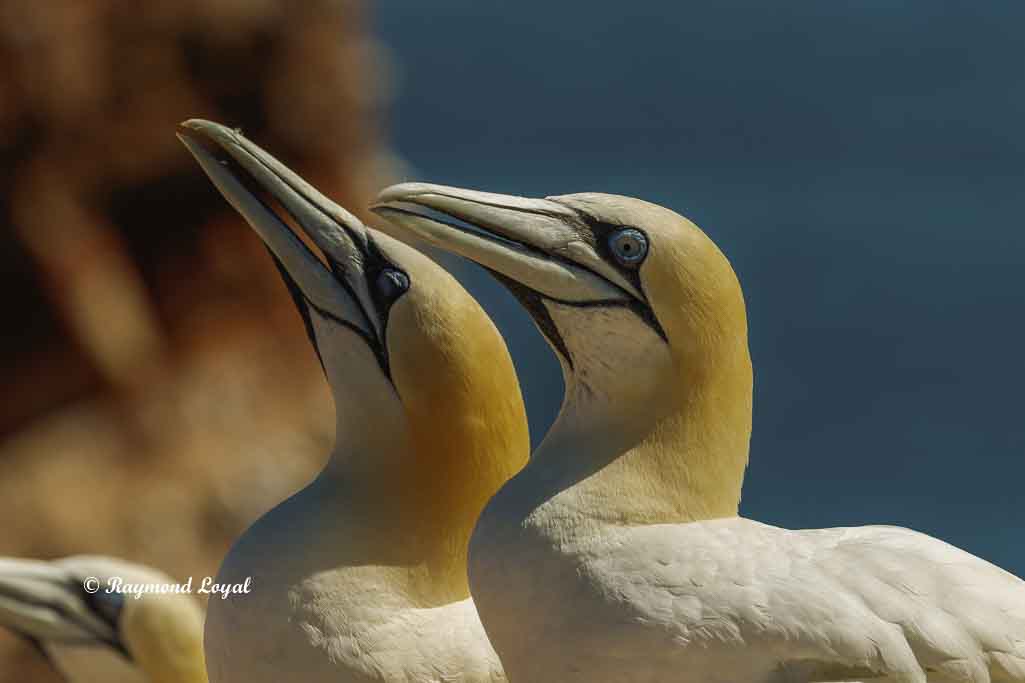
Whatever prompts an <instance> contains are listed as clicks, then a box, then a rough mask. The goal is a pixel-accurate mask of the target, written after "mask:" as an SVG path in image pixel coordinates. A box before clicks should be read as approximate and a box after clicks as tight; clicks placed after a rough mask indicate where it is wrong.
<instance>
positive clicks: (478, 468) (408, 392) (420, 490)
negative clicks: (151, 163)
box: [179, 120, 530, 600]
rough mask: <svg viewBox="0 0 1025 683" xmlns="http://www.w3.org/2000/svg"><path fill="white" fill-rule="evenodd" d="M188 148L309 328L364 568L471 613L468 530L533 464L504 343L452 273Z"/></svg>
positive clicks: (231, 138) (238, 165)
mask: <svg viewBox="0 0 1025 683" xmlns="http://www.w3.org/2000/svg"><path fill="white" fill-rule="evenodd" d="M179 137H181V139H182V141H183V142H184V143H185V145H186V146H187V147H188V148H189V150H190V151H191V152H192V154H193V155H194V156H195V158H196V159H197V160H198V161H199V163H200V165H201V166H202V168H203V169H204V170H205V171H206V173H207V174H208V175H209V177H210V178H211V180H213V182H214V184H215V185H216V186H217V187H218V189H219V190H220V191H221V193H222V194H223V195H224V196H225V197H226V198H227V199H228V200H229V202H231V203H232V205H233V206H234V207H235V208H236V209H237V210H238V211H239V212H240V213H241V214H242V215H243V217H245V218H246V220H247V221H248V222H249V224H250V225H251V226H252V227H253V228H254V229H255V230H256V232H257V233H258V234H259V235H260V237H261V238H262V239H263V241H264V242H265V243H266V245H267V247H268V248H269V250H270V252H271V254H272V255H273V257H274V259H275V261H276V262H277V264H278V266H279V270H280V272H281V274H282V276H283V278H284V279H285V281H286V283H287V284H288V285H289V288H290V290H291V292H292V294H293V298H294V300H295V303H296V306H297V307H298V309H299V311H300V313H301V314H302V316H303V319H304V320H305V322H306V326H307V330H308V332H309V335H310V339H311V341H312V343H313V346H314V347H315V349H316V351H317V354H318V355H319V357H320V360H321V363H322V365H323V367H324V371H325V373H326V375H327V378H328V382H329V383H330V385H331V388H332V393H333V395H334V399H335V406H336V413H337V443H336V447H335V452H334V454H333V456H332V458H331V461H330V462H329V464H328V466H327V468H326V469H325V471H324V473H323V474H322V479H326V480H328V481H330V482H335V483H338V485H337V486H333V487H332V488H334V489H335V490H341V489H345V491H346V495H347V496H348V497H347V499H346V504H347V508H346V511H345V514H347V515H350V516H358V517H359V524H360V528H361V530H365V532H366V533H367V534H368V535H370V536H373V538H369V539H361V541H359V542H362V541H363V540H365V541H366V542H367V543H368V544H376V546H378V547H375V548H372V549H371V548H368V549H367V550H366V553H365V555H366V556H365V557H364V558H363V561H366V562H368V563H378V564H382V565H406V564H417V563H420V564H422V565H424V566H426V567H427V574H428V575H429V577H428V578H429V581H425V587H424V590H425V591H426V590H430V592H431V593H432V596H433V597H436V598H439V599H444V600H450V599H462V598H465V597H466V596H467V595H468V589H467V587H466V571H465V567H466V548H467V543H468V540H469V536H470V533H471V532H472V530H473V525H474V523H475V522H476V520H477V517H478V515H479V514H480V511H481V509H482V508H483V507H484V504H485V503H486V502H487V500H488V499H489V498H490V497H491V496H492V495H493V494H494V493H495V492H496V491H497V490H498V489H499V487H500V486H501V485H502V484H503V483H505V481H506V480H508V479H509V477H511V476H512V475H513V474H515V473H516V472H517V471H518V470H519V469H520V468H521V467H522V466H523V465H524V464H525V462H526V460H527V457H528V455H529V448H530V445H529V437H528V433H527V422H526V414H525V410H524V406H523V400H522V397H521V394H520V390H519V384H518V381H517V378H516V374H515V370H514V368H513V365H512V360H511V358H510V356H509V352H508V349H507V348H506V346H505V343H504V342H503V340H502V338H501V335H500V334H499V332H498V330H497V329H496V328H495V326H494V324H493V323H492V321H491V319H490V318H489V317H488V316H487V315H486V314H485V313H484V311H483V309H481V308H480V306H479V305H478V304H477V302H476V301H475V300H474V299H473V298H472V297H471V296H470V295H469V294H468V293H467V292H466V291H465V290H464V289H463V288H462V287H461V286H460V285H459V284H458V282H457V281H456V280H455V279H454V278H453V277H452V276H451V275H449V274H448V273H447V272H446V271H445V270H444V269H442V268H441V267H440V266H438V265H437V264H435V263H434V262H433V261H431V260H430V259H429V258H427V257H426V256H424V255H423V254H421V253H419V252H418V251H416V250H415V249H413V248H411V247H408V246H406V245H405V244H403V243H401V242H399V241H397V240H395V239H392V238H390V237H388V236H387V235H385V234H382V233H378V232H376V231H374V230H372V229H370V228H367V227H366V226H364V225H363V223H361V222H360V221H359V220H358V219H357V218H356V217H355V216H353V215H352V214H350V213H349V212H348V211H346V210H345V209H343V208H342V207H340V206H338V205H337V204H335V203H334V202H332V201H330V200H329V199H327V198H326V197H324V196H323V195H322V194H321V193H319V192H318V191H317V190H315V189H314V188H313V187H312V186H310V185H309V184H308V183H306V182H305V181H303V180H302V179H301V178H300V177H299V176H297V175H296V174H295V173H293V172H292V171H291V170H289V169H288V168H286V167H285V166H284V165H283V164H281V163H280V162H279V161H277V160H276V159H275V158H274V157H272V156H271V155H270V154H268V153H267V152H265V151H264V150H262V149H261V148H260V147H258V146H257V145H255V144H253V143H252V142H250V141H249V140H247V139H246V138H245V137H243V136H242V135H241V134H239V133H238V132H236V131H233V130H230V129H228V128H226V127H224V126H221V125H218V124H215V123H211V122H208V121H200V120H192V121H188V122H186V123H184V124H183V125H182V126H181V128H180V130H179ZM286 219H290V220H291V221H292V222H293V223H294V224H296V225H297V226H298V229H299V230H301V231H302V232H303V233H305V235H306V237H308V238H309V240H310V241H311V242H313V243H314V244H315V245H316V247H317V248H318V249H319V250H320V251H321V252H322V254H323V257H324V259H323V261H322V260H320V259H319V258H318V257H317V256H316V255H315V254H314V253H313V251H312V250H311V249H310V248H308V247H307V246H306V243H305V242H304V241H303V240H301V239H300V238H299V237H298V235H297V234H296V233H295V232H293V230H292V229H291V228H290V227H289V225H288V224H286V222H285V221H286ZM329 540H330V543H332V544H334V543H338V542H347V541H346V540H344V539H337V540H336V539H334V538H332V539H329ZM348 542H351V543H352V545H353V546H354V547H355V546H356V545H357V544H358V542H357V541H355V540H351V541H348ZM427 583H429V584H430V586H429V587H428V586H426V584H427ZM418 597H420V598H423V597H424V596H422V595H421V596H418Z"/></svg>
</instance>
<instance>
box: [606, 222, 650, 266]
mask: <svg viewBox="0 0 1025 683" xmlns="http://www.w3.org/2000/svg"><path fill="white" fill-rule="evenodd" d="M608 246H609V251H610V252H611V253H612V256H613V258H615V259H616V261H618V262H619V264H620V265H621V266H625V267H627V268H636V267H638V266H639V265H641V263H642V262H643V261H644V257H645V256H647V255H648V238H647V236H645V234H644V233H643V232H641V231H640V230H638V229H637V228H626V227H624V228H620V229H619V230H616V231H615V232H613V233H612V234H611V235H609V237H608Z"/></svg>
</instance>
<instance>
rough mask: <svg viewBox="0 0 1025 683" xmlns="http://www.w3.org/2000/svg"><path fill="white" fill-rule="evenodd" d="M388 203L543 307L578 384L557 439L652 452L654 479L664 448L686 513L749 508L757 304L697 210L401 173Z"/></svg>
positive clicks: (570, 380) (393, 215)
mask: <svg viewBox="0 0 1025 683" xmlns="http://www.w3.org/2000/svg"><path fill="white" fill-rule="evenodd" d="M373 208H374V210H375V211H376V212H377V213H379V214H380V215H382V216H383V217H385V218H386V219H388V221H389V222H390V223H392V224H393V225H394V226H395V227H396V228H397V229H399V230H400V231H405V232H409V233H413V234H414V235H415V236H417V237H419V238H421V239H423V240H426V241H427V242H429V243H431V244H434V245H437V246H440V247H442V248H444V249H447V250H449V251H452V252H455V253H457V254H460V255H462V256H465V257H467V258H470V259H473V260H474V261H477V262H478V263H480V264H481V265H483V266H485V267H486V268H488V269H490V270H491V271H492V272H493V273H495V274H496V275H497V276H498V277H499V279H501V280H502V281H504V282H505V283H506V284H507V285H508V286H509V287H510V289H511V290H512V291H513V293H514V294H515V295H516V296H517V297H518V298H519V299H520V301H521V302H522V303H523V304H524V306H525V307H526V308H527V309H528V311H529V312H530V313H531V315H532V317H533V319H534V321H535V323H536V324H537V326H538V327H539V328H540V330H541V332H542V333H543V334H544V335H545V337H546V338H547V339H548V341H549V343H550V345H551V346H552V347H553V349H554V350H555V352H556V354H557V356H558V357H559V359H560V361H561V363H562V366H563V371H564V375H565V378H566V386H567V390H566V398H565V401H564V405H563V410H562V412H561V414H560V417H559V419H558V420H557V422H556V424H555V426H553V428H552V431H551V432H550V433H549V435H548V437H546V440H545V443H544V444H543V446H542V448H541V452H542V453H547V452H548V451H550V450H560V449H562V450H565V449H568V448H570V447H571V446H572V450H573V452H574V453H575V454H579V453H580V452H581V451H584V450H586V451H587V452H589V453H594V454H601V455H598V456H596V457H599V458H600V459H601V462H599V463H596V465H598V466H604V465H605V464H607V462H610V461H611V460H612V459H613V458H615V457H617V456H619V455H622V454H623V453H628V452H646V453H647V456H646V457H645V458H644V460H645V461H646V463H647V466H648V468H649V472H648V475H647V476H648V479H652V478H653V476H652V474H651V465H652V464H653V463H654V464H655V467H656V468H657V469H658V473H657V474H656V475H654V477H657V478H660V479H663V480H665V481H666V482H667V483H668V484H669V486H668V490H667V491H665V492H664V494H665V495H666V496H668V497H669V498H673V497H678V498H681V500H680V505H683V501H682V497H687V498H688V500H689V502H688V503H687V505H688V506H689V507H690V510H689V512H681V513H680V514H681V515H692V516H699V515H700V516H721V515H726V514H735V513H736V506H737V503H738V501H739V492H740V485H741V483H742V479H743V471H744V468H745V466H746V462H747V449H748V441H749V436H750V420H751V393H752V392H751V389H752V386H751V383H752V379H751V364H750V357H749V353H748V347H747V323H746V314H745V308H744V300H743V296H742V293H741V289H740V285H739V283H738V281H737V277H736V275H735V273H734V272H733V269H732V268H731V266H730V264H729V262H728V261H727V260H726V258H725V256H723V254H722V252H720V251H719V249H718V248H717V247H716V246H715V244H714V243H713V242H712V241H711V240H710V239H709V238H708V237H707V236H706V235H705V234H704V233H703V232H702V231H701V230H700V229H698V228H697V226H695V225H694V224H693V223H691V222H690V221H689V220H687V219H686V218H684V217H682V216H680V215H678V214H676V213H674V212H673V211H670V210H669V209H666V208H663V207H661V206H657V205H655V204H651V203H648V202H645V201H641V200H639V199H632V198H629V197H622V196H616V195H608V194H598V193H585V194H573V195H564V196H559V197H549V198H546V199H531V198H523V197H513V196H506V195H498V194H492V193H486V192H476V191H472V190H464V189H459V188H451V187H444V186H439V185H429V184H423V183H405V184H400V185H396V186H393V187H391V188H388V189H386V190H384V191H383V192H382V193H381V195H380V197H379V199H378V204H377V205H376V206H375V207H373ZM539 454H540V453H539ZM574 457H576V456H574ZM648 483H649V484H650V481H649V482H648ZM698 489H700V491H699V490H698ZM674 490H675V491H679V492H680V496H676V494H674V493H673V492H672V491H674ZM699 495H703V497H704V499H703V500H701V501H699V502H698V503H695V500H697V497H698V496H699Z"/></svg>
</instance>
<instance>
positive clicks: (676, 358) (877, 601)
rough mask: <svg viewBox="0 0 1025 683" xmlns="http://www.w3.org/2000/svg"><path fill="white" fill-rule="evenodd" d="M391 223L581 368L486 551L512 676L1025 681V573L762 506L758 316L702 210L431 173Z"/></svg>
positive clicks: (477, 588)
mask: <svg viewBox="0 0 1025 683" xmlns="http://www.w3.org/2000/svg"><path fill="white" fill-rule="evenodd" d="M375 210H376V211H377V212H378V213H379V214H380V215H382V216H384V217H385V218H387V219H388V220H390V221H391V222H392V223H393V224H394V227H395V228H396V229H397V230H399V231H406V232H408V233H411V234H412V235H414V236H416V237H419V238H421V239H423V240H426V241H427V242H429V243H432V244H435V245H437V246H440V247H443V248H445V249H448V250H450V251H452V252H455V253H457V254H461V255H463V256H465V257H468V258H470V259H473V260H475V261H477V262H478V263H480V264H481V265H483V266H485V267H487V268H488V269H490V270H492V271H493V272H496V273H497V274H498V276H499V278H500V279H502V280H503V281H505V282H506V283H507V284H508V285H509V286H510V288H511V289H512V291H513V293H514V294H516V295H517V297H518V298H519V300H520V301H521V302H522V303H523V305H524V306H525V307H526V308H527V310H528V311H529V312H530V313H531V315H532V317H533V319H534V320H535V322H536V323H537V326H538V327H539V328H540V330H541V332H542V333H543V334H544V335H545V336H546V337H547V339H548V341H549V343H550V345H551V346H552V348H553V349H554V351H555V353H556V355H557V356H558V357H559V360H560V362H561V363H562V368H563V372H564V375H565V383H566V394H565V399H564V403H563V406H562V409H561V412H560V414H559V416H558V418H557V419H556V421H555V424H554V425H553V426H552V428H551V430H550V431H549V433H548V434H547V435H546V437H545V439H544V441H543V442H542V444H541V446H539V448H538V449H537V451H536V452H535V453H534V454H533V456H532V457H531V461H530V463H529V464H528V465H527V467H526V468H524V470H523V471H522V472H521V473H520V474H518V475H517V476H516V477H514V478H513V479H512V480H511V481H510V482H509V483H508V484H506V485H505V486H504V487H503V488H502V489H501V490H500V491H499V492H498V493H497V494H496V495H495V497H494V498H493V499H492V500H491V502H490V503H489V504H488V505H487V507H486V508H485V510H484V511H483V513H482V515H481V519H480V521H479V523H478V525H477V528H476V530H475V532H474V534H473V537H472V539H471V545H470V557H469V573H470V587H471V593H472V595H473V597H474V600H475V601H476V604H477V607H478V610H479V612H480V615H481V620H482V621H483V623H484V626H485V629H486V630H487V633H488V635H489V636H490V638H491V642H492V644H493V645H494V646H495V649H496V650H497V652H498V653H499V656H500V658H501V660H502V662H503V664H504V665H505V669H506V673H507V675H508V676H509V679H510V681H514V682H520V681H528V682H540V681H562V682H566V681H589V682H591V683H595V682H598V683H602V682H608V683H611V682H626V681H629V682H631V683H642V682H648V681H659V682H664V681H677V682H678V681H685V682H686V681H695V682H698V681H700V682H701V683H716V682H722V683H727V682H729V683H750V682H777V681H851V680H859V681H869V680H871V681H900V682H908V683H911V682H915V683H919V682H921V681H944V682H953V681H963V682H969V681H970V682H973V683H974V682H981V681H995V682H996V681H999V682H1002V683H1010V682H1011V681H1015V682H1018V681H1025V582H1023V581H1022V580H1021V579H1019V578H1017V577H1015V576H1013V575H1011V574H1009V573H1007V572H1005V571H1003V570H1002V569H999V568H997V567H996V566H994V565H992V564H989V563H987V562H985V561H983V560H981V559H979V558H976V557H974V556H972V555H970V554H968V553H966V552H964V551H962V550H959V549H957V548H954V547H952V546H950V545H947V544H946V543H944V542H942V541H939V540H937V539H934V538H930V537H929V536H926V535H923V534H920V533H916V532H914V531H911V530H908V529H901V528H895V527H882V526H868V527H859V528H835V529H815V530H803V531H791V530H786V529H781V528H777V527H773V526H769V525H766V524H760V523H758V522H756V521H753V520H749V519H744V518H742V517H739V516H738V506H739V501H740V490H741V484H742V481H743V476H744V470H745V467H746V464H747V460H748V446H749V438H750V431H751V404H752V369H751V361H750V357H749V352H748V344H747V322H746V313H745V305H744V300H743V296H742V293H741V288H740V284H739V283H738V280H737V277H736V275H735V274H734V272H733V269H732V268H731V266H730V264H729V262H728V261H727V260H726V258H725V257H724V256H723V254H722V253H721V252H720V251H719V249H718V248H717V247H716V246H715V245H714V244H713V243H712V241H711V240H710V239H709V238H708V237H707V236H706V235H705V234H704V233H703V232H701V231H700V230H699V229H698V228H697V227H696V226H695V225H694V224H692V223H691V222H690V221H688V220H687V219H685V218H683V217H681V216H679V215H677V214H676V213H674V212H672V211H670V210H668V209H665V208H662V207H660V206H656V205H654V204H650V203H647V202H644V201H640V200H637V199H631V198H627V197H620V196H612V195H606V194H590V193H589V194H574V195H567V196H559V197H550V198H547V199H528V198H521V197H512V196H504V195H498V194H491V193H484V192H476V191H470V190H463V189H458V188H451V187H443V186H438V185H428V184H419V183H409V184H402V185H397V186H394V187H391V188H388V189H386V190H384V191H383V192H382V193H381V195H380V197H379V204H378V205H377V206H376V208H375Z"/></svg>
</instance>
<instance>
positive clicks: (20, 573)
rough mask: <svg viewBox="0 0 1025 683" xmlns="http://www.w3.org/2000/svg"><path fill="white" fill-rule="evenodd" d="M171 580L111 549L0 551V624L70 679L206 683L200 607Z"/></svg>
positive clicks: (93, 682) (77, 682)
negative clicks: (98, 552) (60, 554)
mask: <svg viewBox="0 0 1025 683" xmlns="http://www.w3.org/2000/svg"><path fill="white" fill-rule="evenodd" d="M112 581H114V582H112ZM143 585H147V586H154V587H164V586H167V587H168V592H165V593H158V592H143V591H144V590H146V589H145V588H142V586H143ZM177 585H179V582H176V581H174V580H173V579H171V578H170V577H169V576H167V575H165V574H163V573H161V572H158V571H157V570H155V569H151V568H149V567H144V566H141V565H137V564H133V563H130V562H126V561H124V560H119V559H114V558H111V557H101V556H90V555H79V556H74V557H66V558H63V559H60V560H53V561H50V562H46V561H41V560H28V559H20V558H9V557H5V558H0V626H2V627H5V628H8V629H11V630H12V631H14V632H15V633H17V634H18V635H21V636H23V637H25V638H27V639H28V640H30V641H31V642H32V643H34V644H35V645H36V646H37V647H38V648H39V650H40V651H41V652H42V653H43V655H44V656H45V657H46V658H47V659H48V660H49V661H50V662H51V664H53V666H54V667H55V668H56V669H57V670H58V671H59V672H60V673H61V674H62V675H63V676H64V678H66V679H67V680H68V681H69V682H71V683H206V680H207V678H206V667H205V666H204V664H203V613H202V610H201V609H200V607H199V604H198V603H197V602H196V600H195V599H193V598H192V596H191V595H188V594H187V593H185V592H172V591H173V590H174V586H177ZM125 589H133V590H130V591H128V592H122V591H124V590H125ZM150 590H153V589H150ZM158 590H159V588H158ZM91 591H92V592H91Z"/></svg>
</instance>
